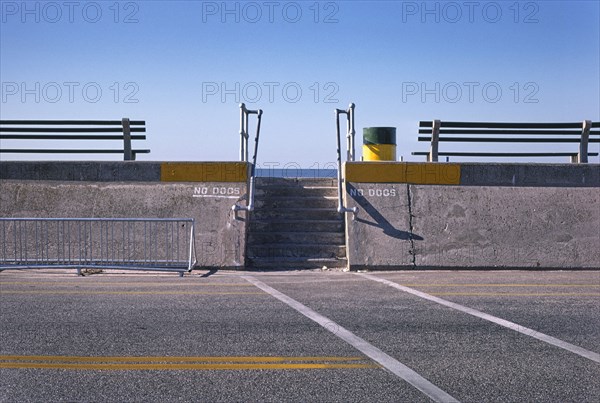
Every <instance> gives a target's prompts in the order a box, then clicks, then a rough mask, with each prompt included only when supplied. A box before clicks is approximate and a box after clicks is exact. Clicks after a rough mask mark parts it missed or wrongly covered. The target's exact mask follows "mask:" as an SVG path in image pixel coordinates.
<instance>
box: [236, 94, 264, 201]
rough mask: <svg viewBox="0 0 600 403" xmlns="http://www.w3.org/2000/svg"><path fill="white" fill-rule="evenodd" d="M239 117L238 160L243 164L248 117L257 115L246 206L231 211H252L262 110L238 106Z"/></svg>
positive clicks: (245, 156)
mask: <svg viewBox="0 0 600 403" xmlns="http://www.w3.org/2000/svg"><path fill="white" fill-rule="evenodd" d="M240 110H241V117H240V127H241V128H240V137H241V140H240V141H241V146H240V160H241V161H243V162H249V161H248V157H249V154H248V151H249V150H248V139H249V137H250V134H249V133H248V119H249V116H250V115H257V120H256V137H255V138H254V155H253V156H252V165H251V167H250V179H249V183H248V188H249V189H248V202H247V204H246V206H239V205H238V204H237V203H236V204H234V205H233V206H231V209H232V210H233V211H240V210H245V211H254V188H255V177H256V159H257V156H258V143H259V138H260V123H261V120H262V114H263V111H262V109H258V110H249V109H246V106H245V105H244V104H240Z"/></svg>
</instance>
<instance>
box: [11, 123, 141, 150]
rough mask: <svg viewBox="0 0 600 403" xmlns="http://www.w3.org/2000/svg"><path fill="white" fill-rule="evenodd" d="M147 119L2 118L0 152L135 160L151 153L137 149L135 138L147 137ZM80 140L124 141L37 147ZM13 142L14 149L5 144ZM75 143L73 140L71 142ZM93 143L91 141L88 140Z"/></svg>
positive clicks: (78, 141) (78, 142)
mask: <svg viewBox="0 0 600 403" xmlns="http://www.w3.org/2000/svg"><path fill="white" fill-rule="evenodd" d="M145 132H146V122H145V121H143V120H129V119H127V118H124V119H121V120H0V153H3V154H9V153H10V154H122V155H123V159H124V160H125V161H132V160H135V157H136V155H137V154H148V153H149V152H150V150H148V149H137V148H136V149H133V148H132V141H133V140H146V135H145V134H132V133H145ZM80 140H84V141H87V140H100V141H107V140H112V141H113V142H114V141H120V142H119V148H110V149H105V148H83V147H79V148H72V147H71V148H63V147H57V148H39V147H38V148H36V147H33V145H34V144H35V143H33V142H37V143H38V144H39V142H44V144H45V143H47V142H51V143H54V142H60V143H62V144H65V143H67V144H69V141H71V142H76V144H78V145H80V144H81V142H80ZM7 143H10V146H11V147H10V148H8V147H5V144H7ZM22 143H27V145H29V147H24V148H12V145H13V144H17V145H20V144H22ZM71 144H73V143H71ZM88 144H89V143H88Z"/></svg>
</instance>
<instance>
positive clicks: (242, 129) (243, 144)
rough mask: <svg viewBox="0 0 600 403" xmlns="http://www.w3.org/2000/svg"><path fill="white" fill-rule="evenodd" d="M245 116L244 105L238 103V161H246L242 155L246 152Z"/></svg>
mask: <svg viewBox="0 0 600 403" xmlns="http://www.w3.org/2000/svg"><path fill="white" fill-rule="evenodd" d="M245 116H246V105H244V104H240V161H246V159H244V156H245V154H246V151H245V150H246V147H247V144H246V141H245V139H246V138H247V137H248V134H247V133H246V131H247V127H246V124H247V121H246V119H245Z"/></svg>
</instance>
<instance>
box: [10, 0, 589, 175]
mask: <svg viewBox="0 0 600 403" xmlns="http://www.w3.org/2000/svg"><path fill="white" fill-rule="evenodd" d="M1 4H2V20H1V25H0V46H1V51H0V52H1V53H0V56H1V57H0V78H1V81H2V100H1V102H2V103H1V104H0V105H1V108H2V110H1V116H2V119H40V118H46V119H92V118H94V119H119V118H121V117H129V118H131V119H144V120H146V122H147V127H148V133H147V134H148V141H147V144H146V146H147V147H149V148H151V150H152V152H151V154H148V155H142V156H140V157H139V159H140V160H165V161H169V160H191V161H211V160H236V159H237V158H238V153H239V151H238V147H239V136H238V130H239V127H238V126H239V123H238V121H239V118H238V115H239V109H238V103H239V102H246V104H247V106H248V107H250V108H261V109H263V110H264V119H263V130H262V133H261V144H260V151H259V164H262V165H265V164H267V165H270V166H278V167H281V168H283V167H286V166H295V164H297V165H299V166H302V167H313V168H322V167H326V166H328V164H329V163H332V162H334V161H335V158H336V154H335V121H334V113H333V110H334V109H335V108H346V107H347V106H348V104H349V103H350V102H354V103H355V104H356V127H357V139H356V140H357V144H359V145H360V144H361V139H362V128H363V127H369V126H394V127H397V131H398V135H397V141H398V155H399V156H403V157H404V159H405V160H412V161H419V160H423V158H422V157H412V156H410V152H411V151H416V150H425V149H427V145H426V144H424V143H421V144H419V143H418V142H417V141H416V138H417V126H418V122H419V120H431V119H442V120H468V121H517V122H518V121H541V122H544V121H565V122H567V121H577V122H578V121H582V120H584V119H591V120H594V121H598V120H600V112H599V111H600V73H599V71H600V29H599V21H600V5H599V2H598V1H537V2H532V1H520V2H517V1H495V2H494V1H489V2H488V1H476V2H471V1H464V2H462V1H457V2H454V1H450V2H447V1H437V2H421V1H418V2H412V1H379V2H378V1H370V2H363V1H337V2H327V1H325V2H314V1H307V2H300V1H297V2H286V1H264V2H263V1H258V2H222V1H216V2H215V1H169V2H167V1H121V2H116V1H114V0H113V1H96V2H88V1H82V2H79V1H73V2H63V1H55V2H52V1H50V2H44V1H31V2H25V3H23V2H21V1H1ZM99 91H100V92H99ZM496 148H497V147H496ZM596 148H597V146H596ZM359 155H360V154H359ZM2 158H18V157H15V156H12V157H11V156H8V155H3V157H2ZM21 158H22V157H21ZM53 158H56V157H53ZM97 158H102V157H101V156H98V157H97ZM109 158H114V157H109Z"/></svg>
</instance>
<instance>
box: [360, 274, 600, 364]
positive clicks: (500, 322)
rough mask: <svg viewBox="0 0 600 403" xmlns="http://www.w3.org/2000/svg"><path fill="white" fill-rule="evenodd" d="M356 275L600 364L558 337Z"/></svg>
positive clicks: (599, 356)
mask: <svg viewBox="0 0 600 403" xmlns="http://www.w3.org/2000/svg"><path fill="white" fill-rule="evenodd" d="M356 275H358V276H361V277H364V278H367V279H369V280H373V281H377V282H379V283H382V284H385V285H388V286H390V287H394V288H396V289H398V290H400V291H404V292H407V293H409V294H412V295H416V296H417V297H421V298H423V299H426V300H429V301H432V302H436V303H438V304H440V305H444V306H447V307H449V308H452V309H456V310H457V311H461V312H464V313H468V314H469V315H473V316H475V317H478V318H480V319H483V320H487V321H490V322H492V323H495V324H497V325H500V326H504V327H506V328H508V329H511V330H514V331H515V332H519V333H522V334H524V335H526V336H531V337H533V338H534V339H538V340H541V341H543V342H546V343H548V344H552V345H553V346H556V347H559V348H562V349H564V350H567V351H570V352H572V353H575V354H577V355H580V356H582V357H584V358H587V359H589V360H592V361H595V362H598V363H600V354H598V353H595V352H593V351H589V350H586V349H585V348H582V347H579V346H576V345H574V344H571V343H567V342H566V341H562V340H560V339H557V338H556V337H552V336H548V335H547V334H544V333H540V332H538V331H537V330H533V329H530V328H528V327H525V326H521V325H518V324H516V323H514V322H510V321H508V320H504V319H501V318H498V317H496V316H493V315H489V314H487V313H483V312H481V311H478V310H477V309H473V308H469V307H466V306H463V305H460V304H457V303H454V302H450V301H446V300H445V299H442V298H438V297H434V296H433V295H429V294H427V293H424V292H421V291H417V290H415V289H412V288H409V287H405V286H403V285H400V284H397V283H394V282H393V281H389V280H386V279H383V278H379V277H376V276H373V275H371V274H365V273H356Z"/></svg>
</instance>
